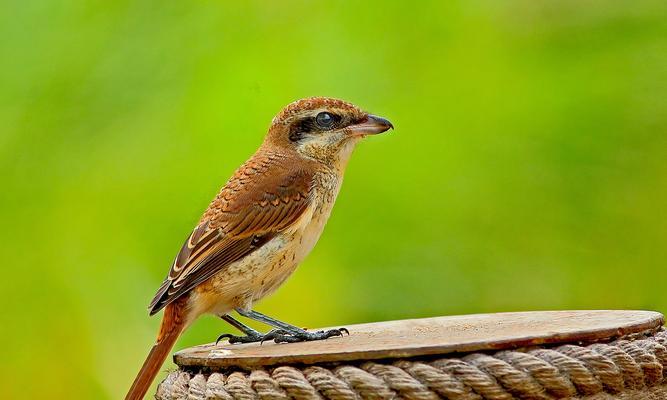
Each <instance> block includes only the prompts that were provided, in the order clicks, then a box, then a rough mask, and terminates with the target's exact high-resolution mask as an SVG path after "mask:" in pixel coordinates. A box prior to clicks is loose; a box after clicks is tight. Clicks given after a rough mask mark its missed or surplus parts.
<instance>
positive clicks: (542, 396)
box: [156, 330, 667, 400]
mask: <svg viewBox="0 0 667 400" xmlns="http://www.w3.org/2000/svg"><path fill="white" fill-rule="evenodd" d="M666 377H667V331H666V330H661V331H659V332H657V333H655V334H653V335H652V336H649V337H643V338H641V337H628V338H623V339H620V340H617V341H615V342H612V343H606V344H605V343H595V344H590V345H588V346H577V345H573V344H565V345H561V346H559V347H555V348H534V349H528V350H524V351H499V352H496V353H494V354H486V353H471V354H467V355H465V356H463V357H461V358H457V357H442V358H439V359H435V360H433V359H403V360H397V361H366V362H360V363H349V364H343V365H334V366H331V365H328V364H327V365H317V366H280V367H276V368H272V369H255V370H252V371H250V372H248V371H240V370H237V371H232V372H228V373H221V372H214V373H211V374H206V375H205V374H202V373H195V374H191V373H190V372H186V371H175V372H172V373H170V374H169V375H168V376H167V378H166V379H165V380H164V381H163V382H162V383H161V384H160V386H159V387H158V392H157V394H156V399H158V400H176V399H178V400H204V399H206V400H217V399H221V400H287V399H297V400H325V399H329V400H361V399H370V400H388V399H396V400H403V399H405V400H438V399H449V400H510V399H528V400H552V399H588V400H606V399H624V400H640V399H641V400H651V399H655V400H659V399H661V400H664V399H667V379H665V378H666Z"/></svg>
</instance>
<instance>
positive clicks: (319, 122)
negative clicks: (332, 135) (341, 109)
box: [289, 112, 342, 142]
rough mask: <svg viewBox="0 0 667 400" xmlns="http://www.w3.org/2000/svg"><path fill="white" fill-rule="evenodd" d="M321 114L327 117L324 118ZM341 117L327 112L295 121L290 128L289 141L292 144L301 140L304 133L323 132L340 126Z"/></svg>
mask: <svg viewBox="0 0 667 400" xmlns="http://www.w3.org/2000/svg"><path fill="white" fill-rule="evenodd" d="M323 114H326V115H327V116H328V118H327V117H325V116H323ZM341 121H342V117H341V116H340V115H337V114H333V113H329V112H321V113H319V114H317V115H316V116H315V117H305V118H302V119H300V120H298V121H295V122H294V123H293V124H292V127H291V128H290V133H289V139H290V140H291V141H292V142H297V141H299V140H301V139H302V138H303V136H304V134H306V133H314V132H324V131H328V130H332V129H334V128H336V127H338V126H339V125H340V123H341Z"/></svg>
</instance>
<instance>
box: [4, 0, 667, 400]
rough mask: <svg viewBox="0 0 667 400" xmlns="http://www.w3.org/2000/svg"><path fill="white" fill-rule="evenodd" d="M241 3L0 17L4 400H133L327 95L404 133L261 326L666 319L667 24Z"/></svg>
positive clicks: (486, 11) (342, 208)
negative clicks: (187, 281)
mask: <svg viewBox="0 0 667 400" xmlns="http://www.w3.org/2000/svg"><path fill="white" fill-rule="evenodd" d="M237 3H242V4H232V2H216V1H194V2H159V1H152V2H151V1H137V2H130V1H115V2H102V1H80V2H55V1H52V2H50V1H38V0H35V1H18V0H13V1H5V2H3V4H2V6H0V37H1V38H2V39H1V40H0V51H1V53H0V58H1V59H2V62H1V63H0V102H1V107H0V173H1V179H2V189H3V190H2V195H0V218H1V221H2V224H3V229H2V230H1V231H0V243H2V255H3V259H4V260H3V270H2V271H3V273H2V275H3V277H2V279H1V280H0V293H2V296H3V310H2V312H1V314H0V315H1V316H2V317H1V318H2V319H1V322H2V327H1V328H0V344H2V362H0V398H3V399H28V398H50V399H60V398H63V399H64V398H67V399H91V398H95V399H117V398H121V397H122V396H123V395H124V393H125V391H126V389H127V388H128V386H129V384H130V382H131V380H132V378H133V377H134V375H135V373H136V372H137V370H138V368H139V366H140V364H141V362H142V361H143V358H144V356H145V354H146V352H147V351H148V349H149V347H150V345H151V343H152V341H153V339H154V336H155V333H156V330H157V326H158V323H159V318H149V317H148V315H147V311H146V306H147V304H148V302H149V300H150V299H151V297H152V296H153V293H154V291H155V290H156V289H157V287H158V285H159V284H160V282H161V281H162V279H163V278H164V276H165V274H166V273H167V270H168V268H169V266H170V263H171V261H172V258H173V257H174V256H175V254H176V252H177V250H178V249H179V248H180V245H181V244H182V241H183V240H184V239H185V237H186V236H187V234H188V233H189V232H190V230H191V228H192V227H193V226H194V224H195V223H196V221H197V220H198V218H199V216H200V214H201V212H202V211H203V209H204V208H205V207H206V206H207V204H208V202H209V200H210V199H211V198H212V197H213V195H214V194H215V193H216V192H217V190H218V189H219V187H220V186H221V185H222V184H223V183H224V182H225V180H226V179H227V178H228V177H229V175H230V174H231V173H232V172H233V170H234V169H235V168H236V167H237V166H238V165H239V164H240V163H241V162H243V161H244V160H245V159H246V158H247V157H248V156H249V155H250V154H251V153H252V152H253V151H254V150H255V148H256V147H257V146H258V145H259V143H260V142H261V140H262V137H263V135H264V132H265V131H266V128H267V126H268V124H269V122H270V120H271V118H272V117H273V116H274V115H275V114H276V113H277V112H278V111H279V110H280V109H281V108H282V107H283V106H284V105H285V104H287V103H289V102H291V101H293V100H295V99H298V98H301V97H306V96H313V95H326V96H333V97H340V98H343V99H346V100H349V101H352V102H354V103H356V104H358V105H360V106H361V107H363V108H365V109H367V110H369V111H372V112H374V113H377V114H380V115H382V116H386V117H387V118H389V119H390V120H391V121H392V122H393V123H394V125H395V126H396V130H395V131H393V132H391V133H389V134H387V135H382V136H378V137H372V138H369V139H367V140H366V141H365V142H364V143H362V144H361V145H360V146H359V148H358V149H357V151H356V153H355V155H354V157H353V159H352V161H351V164H350V166H349V168H348V172H347V176H346V182H345V184H344V185H343V190H342V192H341V194H340V197H339V200H338V203H337V206H336V208H335V210H334V212H333V216H332V218H331V220H330V222H329V224H328V226H327V229H326V230H325V233H324V234H323V236H322V239H321V240H320V243H319V245H318V246H316V248H315V250H314V251H313V253H312V254H311V256H310V257H309V258H308V259H307V260H306V262H304V264H303V265H302V267H301V268H300V269H299V271H298V272H297V273H296V274H295V275H294V276H293V278H292V279H291V280H290V281H289V282H288V283H287V284H286V285H285V286H284V287H283V288H282V289H281V290H280V291H279V292H278V293H277V294H276V295H274V296H273V297H271V298H270V299H267V300H266V301H264V302H262V303H260V304H259V306H258V310H260V311H264V312H267V313H270V314H272V315H275V316H277V317H280V318H282V319H284V320H287V321H290V322H293V323H295V324H298V325H302V326H309V327H315V326H322V325H338V326H341V325H345V324H352V323H355V322H362V321H363V322H365V321H377V320H384V319H398V318H409V317H423V316H434V315H446V314H460V313H478V312H495V311H512V310H543V309H580V308H645V309H655V310H662V311H667V296H665V281H666V279H667V271H666V270H665V261H666V260H667V212H666V205H667V2H665V1H664V0H655V1H651V0H641V1H632V2H630V1H626V2H616V1H592V0H583V1H582V0H571V1H544V2H542V1H534V0H521V1H483V0H473V1H433V2H399V1H376V2H364V3H360V2H354V3H353V2H343V1H328V2H308V1H289V2H288V1H282V2H269V1H253V2H237ZM222 332H232V330H231V329H230V327H228V326H227V325H225V324H224V323H223V322H222V321H220V320H217V319H216V318H213V317H206V318H202V319H201V320H200V321H199V322H198V323H196V324H195V325H194V326H193V327H192V328H191V329H190V330H189V331H188V332H187V333H186V334H185V335H184V336H183V338H182V339H181V340H180V341H179V343H178V344H177V349H180V348H183V347H186V346H191V345H195V344H200V343H204V342H209V341H211V340H213V339H215V338H216V337H217V335H218V334H220V333H222ZM170 366H171V364H167V365H165V369H166V368H168V367H170ZM35 382H36V383H35Z"/></svg>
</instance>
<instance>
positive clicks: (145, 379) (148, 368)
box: [125, 303, 185, 400]
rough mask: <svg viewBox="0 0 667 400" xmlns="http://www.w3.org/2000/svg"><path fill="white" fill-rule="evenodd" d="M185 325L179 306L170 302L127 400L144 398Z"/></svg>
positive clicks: (126, 397)
mask: <svg viewBox="0 0 667 400" xmlns="http://www.w3.org/2000/svg"><path fill="white" fill-rule="evenodd" d="M184 327H185V323H184V321H183V320H182V318H181V315H180V313H179V307H178V306H177V305H176V304H173V303H172V304H169V305H168V306H167V307H166V308H165V309H164V316H163V317H162V324H161V325H160V332H159V333H158V336H157V340H156V341H155V344H154V345H153V348H152V349H151V351H150V353H148V357H146V361H144V365H143V366H142V367H141V370H140V371H139V374H137V377H136V378H134V383H132V387H131V388H130V390H129V391H128V392H127V395H126V396H125V400H142V399H143V398H144V396H145V395H146V392H147V391H148V389H149V388H150V386H151V383H153V380H154V379H155V376H156V375H157V374H158V372H159V371H160V367H161V366H162V364H163V363H164V360H165V359H166V358H167V356H168V355H169V352H170V351H171V348H172V347H173V346H174V343H176V339H178V336H179V335H180V334H181V332H182V331H183V329H184Z"/></svg>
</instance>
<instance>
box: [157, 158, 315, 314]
mask: <svg viewBox="0 0 667 400" xmlns="http://www.w3.org/2000/svg"><path fill="white" fill-rule="evenodd" d="M305 162H308V161H305ZM312 171H313V168H312V167H310V168H308V167H307V166H306V165H304V160H303V158H296V157H290V156H289V155H286V154H285V153H284V152H283V153H281V154H277V153H274V152H268V151H264V152H263V151H260V152H258V153H257V154H255V156H253V157H252V158H251V159H250V160H248V161H247V162H246V163H245V164H243V165H242V166H241V167H240V168H239V169H238V170H237V171H236V173H235V174H234V176H232V178H231V179H230V180H229V181H228V182H227V184H226V185H225V186H224V187H223V188H222V190H221V191H220V193H219V194H218V195H217V196H216V198H215V199H214V200H213V201H212V202H211V204H210V205H209V207H208V209H207V210H206V212H205V213H204V216H203V217H202V219H201V220H200V222H199V224H198V225H197V227H196V228H195V229H194V230H193V231H192V233H191V234H190V236H189V237H188V239H187V240H186V241H185V243H184V244H183V246H182V247H181V250H180V252H179V253H178V255H177V256H176V258H175V260H174V263H173V264H172V267H171V270H170V271H169V274H168V275H167V278H166V279H165V281H164V282H163V283H162V285H161V286H160V288H159V289H158V291H157V293H156V295H155V297H154V298H153V301H152V302H151V304H150V306H149V309H150V313H151V315H153V314H155V313H157V312H158V311H159V310H161V309H162V308H164V307H165V306H166V305H167V304H170V303H172V302H173V301H174V300H176V299H177V298H179V297H180V296H182V295H183V294H184V293H187V292H188V291H189V290H190V289H192V288H194V287H195V286H197V285H199V284H200V283H202V282H204V281H206V280H207V279H209V278H210V277H211V276H213V275H214V274H216V273H217V272H219V271H220V270H221V269H223V268H225V267H226V266H228V265H230V264H232V263H234V262H235V261H238V260H240V259H241V258H243V257H245V256H246V255H248V254H250V253H252V252H253V251H255V250H257V249H258V248H260V247H261V246H263V245H264V244H265V243H267V242H268V241H269V240H271V239H272V238H273V237H274V236H275V235H276V234H278V233H279V232H281V231H283V230H285V229H287V228H289V226H290V225H291V224H293V223H294V222H295V221H296V220H297V219H298V218H299V217H300V216H301V215H302V214H303V213H304V211H305V210H306V209H307V208H308V206H309V204H310V202H311V198H310V192H311V188H312V180H313V179H312V178H313V172H312Z"/></svg>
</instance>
